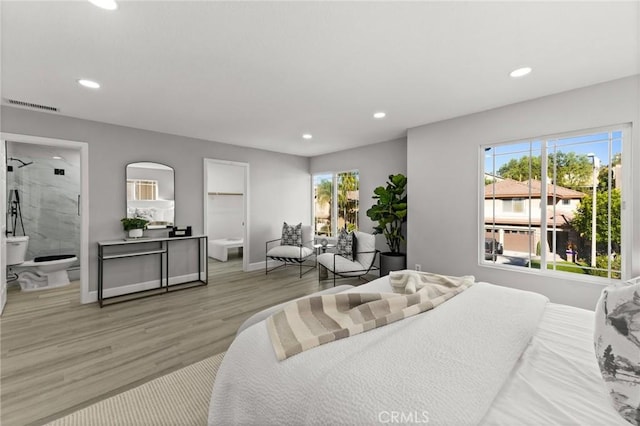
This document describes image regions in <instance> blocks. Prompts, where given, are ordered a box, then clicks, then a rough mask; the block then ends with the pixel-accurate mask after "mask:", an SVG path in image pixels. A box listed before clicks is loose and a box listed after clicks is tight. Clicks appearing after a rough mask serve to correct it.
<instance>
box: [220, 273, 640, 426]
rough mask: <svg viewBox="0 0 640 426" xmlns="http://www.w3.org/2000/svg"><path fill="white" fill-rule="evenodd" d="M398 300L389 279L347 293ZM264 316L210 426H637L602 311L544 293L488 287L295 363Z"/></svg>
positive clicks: (234, 360)
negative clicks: (603, 347) (614, 401)
mask: <svg viewBox="0 0 640 426" xmlns="http://www.w3.org/2000/svg"><path fill="white" fill-rule="evenodd" d="M390 291H391V287H390V284H389V280H388V278H387V277H384V278H380V279H378V280H375V281H372V282H371V283H368V284H365V285H362V286H359V287H357V288H351V289H346V290H345V292H390ZM257 318H258V321H257V322H255V323H254V324H245V325H244V326H243V330H244V331H242V332H241V333H239V334H238V336H237V337H236V340H235V341H234V342H233V344H232V345H231V347H230V348H229V350H228V352H227V354H226V356H225V359H224V360H223V363H222V365H221V367H220V370H219V371H218V375H217V377H216V382H215V384H214V387H213V392H212V397H211V403H210V408H209V424H212V425H217V424H221V425H228V424H261V425H264V424H363V425H364V424H376V423H414V424H415V423H428V424H482V425H514V424H531V425H539V424H598V425H628V423H626V422H625V421H624V420H623V419H622V417H620V415H618V413H617V412H616V411H615V410H614V408H613V407H612V406H611V404H610V402H609V399H608V393H607V390H606V387H605V384H604V381H603V380H602V376H601V373H600V370H599V367H598V363H597V361H596V358H595V356H594V349H593V324H594V313H593V312H591V311H587V310H583V309H578V308H573V307H569V306H565V305H558V304H554V303H549V302H548V300H546V298H544V297H543V296H540V295H536V294H534V293H529V292H523V291H520V290H515V289H510V288H506V287H500V286H495V285H491V284H488V283H476V284H474V285H473V286H472V287H471V288H469V289H468V290H466V291H464V292H462V293H461V294H459V295H457V296H456V297H454V298H452V299H451V300H449V301H447V302H446V303H444V304H442V305H441V306H438V307H437V308H435V309H433V310H431V311H428V312H425V313H422V314H419V315H416V316H413V317H410V318H407V319H404V320H402V321H398V322H395V323H392V324H389V325H387V326H384V327H381V328H376V329H374V330H371V331H368V332H366V333H362V334H358V335H355V336H351V337H349V338H345V339H342V340H337V341H334V342H331V343H328V344H324V345H321V346H319V347H316V348H313V349H310V350H307V351H304V352H302V353H299V354H297V355H294V356H292V357H290V358H288V359H286V360H284V361H278V360H277V359H276V356H275V354H274V349H273V347H272V345H271V342H270V340H269V336H268V332H267V326H266V324H265V321H263V320H262V318H263V317H260V316H258V317H257ZM254 321H255V320H254ZM514 329H515V330H514Z"/></svg>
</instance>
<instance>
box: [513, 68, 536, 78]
mask: <svg viewBox="0 0 640 426" xmlns="http://www.w3.org/2000/svg"><path fill="white" fill-rule="evenodd" d="M530 72H531V67H522V68H518V69H517V70H513V71H511V73H510V74H509V75H510V76H511V77H513V78H518V77H524V76H525V75H527V74H529V73H530Z"/></svg>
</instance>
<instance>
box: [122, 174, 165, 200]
mask: <svg viewBox="0 0 640 426" xmlns="http://www.w3.org/2000/svg"><path fill="white" fill-rule="evenodd" d="M142 182H145V183H146V182H150V183H151V184H152V185H151V186H152V188H153V198H151V199H148V198H145V199H140V198H139V197H138V196H139V195H140V191H139V189H140V186H142V185H141V183H142ZM129 185H131V186H132V191H131V195H132V197H133V198H129V197H128V195H129ZM158 195H159V188H158V180H157V179H127V201H157V200H158Z"/></svg>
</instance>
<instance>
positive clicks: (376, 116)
mask: <svg viewBox="0 0 640 426" xmlns="http://www.w3.org/2000/svg"><path fill="white" fill-rule="evenodd" d="M386 116H387V113H386V112H382V111H380V112H376V113H375V114H373V118H385V117H386Z"/></svg>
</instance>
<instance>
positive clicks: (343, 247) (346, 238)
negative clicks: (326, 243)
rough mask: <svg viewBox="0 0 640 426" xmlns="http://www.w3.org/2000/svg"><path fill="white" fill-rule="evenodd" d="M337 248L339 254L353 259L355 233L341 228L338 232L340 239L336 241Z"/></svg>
mask: <svg viewBox="0 0 640 426" xmlns="http://www.w3.org/2000/svg"><path fill="white" fill-rule="evenodd" d="M336 250H337V252H338V254H339V255H341V256H343V257H346V258H347V259H349V260H351V261H352V260H353V255H354V253H355V236H354V233H353V232H347V231H346V230H344V229H341V230H340V233H339V234H338V241H337V242H336Z"/></svg>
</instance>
